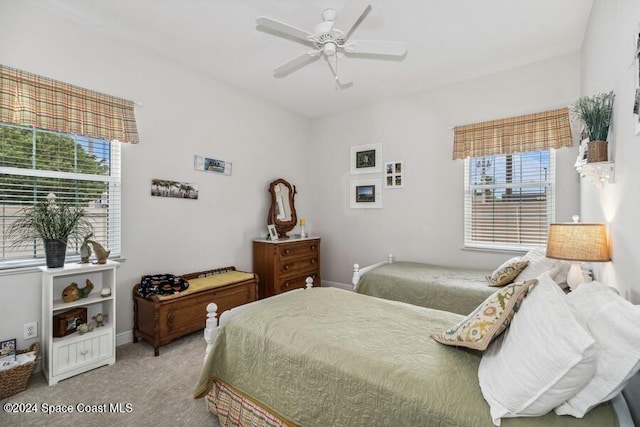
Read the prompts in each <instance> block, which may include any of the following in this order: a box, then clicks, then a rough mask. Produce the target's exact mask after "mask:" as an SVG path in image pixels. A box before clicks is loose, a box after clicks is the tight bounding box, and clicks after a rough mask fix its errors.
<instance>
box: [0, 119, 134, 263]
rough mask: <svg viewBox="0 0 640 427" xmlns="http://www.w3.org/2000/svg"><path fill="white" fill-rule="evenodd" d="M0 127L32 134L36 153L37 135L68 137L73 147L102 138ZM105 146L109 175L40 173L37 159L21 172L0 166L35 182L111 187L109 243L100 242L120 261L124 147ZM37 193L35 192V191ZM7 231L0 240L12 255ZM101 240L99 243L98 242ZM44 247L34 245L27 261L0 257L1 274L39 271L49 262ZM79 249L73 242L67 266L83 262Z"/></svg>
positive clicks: (0, 214) (2, 170) (116, 144)
mask: <svg viewBox="0 0 640 427" xmlns="http://www.w3.org/2000/svg"><path fill="white" fill-rule="evenodd" d="M0 127H11V128H14V129H20V130H29V131H30V132H31V133H32V142H31V143H32V149H33V150H34V152H35V147H36V135H37V133H39V132H41V133H45V134H53V135H61V136H64V137H69V138H72V139H73V142H74V144H79V143H80V142H85V141H86V142H91V141H92V140H93V141H92V142H93V143H95V142H96V141H98V140H99V138H91V137H86V136H83V135H76V134H73V133H66V132H53V131H49V130H46V129H40V128H36V127H34V126H26V125H16V124H11V123H3V122H0ZM100 142H101V143H102V144H105V145H107V144H108V146H109V158H108V161H109V173H108V175H96V174H88V173H79V172H63V171H55V170H51V169H37V168H36V164H37V157H36V158H34V159H33V162H32V165H31V167H30V168H26V167H25V168H22V167H6V166H0V175H3V174H7V175H19V176H26V177H35V178H55V179H60V180H68V181H100V182H104V183H106V184H108V193H107V198H108V200H109V203H108V209H107V215H106V220H105V223H104V226H105V227H106V229H107V230H108V231H107V235H106V241H100V243H102V244H103V245H104V246H105V247H107V248H108V249H109V250H110V251H111V253H110V258H114V257H116V258H117V257H119V256H120V255H121V246H122V224H121V218H122V176H121V171H122V148H121V143H120V142H119V141H117V140H112V141H106V140H101V141H100ZM33 188H34V191H35V187H33ZM4 218H5V217H4V212H2V210H1V209H0V220H3V219H4ZM3 233H4V231H3V229H0V236H2V244H1V245H0V247H1V248H2V249H3V251H11V249H10V248H11V245H10V244H9V245H7V243H6V242H5V240H4V234H3ZM98 240H99V239H98ZM40 247H41V241H39V242H38V245H35V241H34V251H33V256H32V257H24V258H14V259H5V253H4V252H3V253H0V271H2V270H9V269H15V268H22V267H39V266H44V265H46V260H45V256H44V251H43V250H38V248H40ZM79 248H80V245H79V244H78V242H75V245H74V242H71V241H69V244H68V246H67V254H66V260H65V262H67V263H68V262H74V261H79V260H80V254H79Z"/></svg>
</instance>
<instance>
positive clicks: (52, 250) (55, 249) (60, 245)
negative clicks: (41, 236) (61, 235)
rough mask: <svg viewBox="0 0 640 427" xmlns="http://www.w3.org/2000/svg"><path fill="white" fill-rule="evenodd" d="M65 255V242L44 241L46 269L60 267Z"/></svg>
mask: <svg viewBox="0 0 640 427" xmlns="http://www.w3.org/2000/svg"><path fill="white" fill-rule="evenodd" d="M66 254H67V242H66V241H65V240H57V239H56V240H44V255H45V258H46V259H47V267H49V268H59V267H62V266H63V265H64V258H65V256H66Z"/></svg>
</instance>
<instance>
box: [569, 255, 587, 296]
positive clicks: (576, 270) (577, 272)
mask: <svg viewBox="0 0 640 427" xmlns="http://www.w3.org/2000/svg"><path fill="white" fill-rule="evenodd" d="M586 281H587V280H586V279H585V277H584V274H582V268H581V263H580V262H577V261H572V262H571V267H570V268H569V273H568V274H567V284H568V285H569V288H570V289H571V290H572V291H573V290H575V289H576V288H577V287H578V285H580V284H581V283H584V282H586Z"/></svg>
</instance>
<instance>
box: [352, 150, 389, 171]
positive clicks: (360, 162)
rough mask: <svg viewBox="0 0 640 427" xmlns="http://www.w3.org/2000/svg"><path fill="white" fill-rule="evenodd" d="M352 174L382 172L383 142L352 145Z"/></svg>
mask: <svg viewBox="0 0 640 427" xmlns="http://www.w3.org/2000/svg"><path fill="white" fill-rule="evenodd" d="M350 159H351V160H350V161H351V168H350V171H351V175H356V174H363V173H379V172H382V144H367V145H358V146H355V147H351V157H350Z"/></svg>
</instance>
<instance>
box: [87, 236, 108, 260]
mask: <svg viewBox="0 0 640 427" xmlns="http://www.w3.org/2000/svg"><path fill="white" fill-rule="evenodd" d="M87 243H90V244H91V246H93V252H95V253H96V258H98V260H97V261H96V263H97V264H106V263H107V258H108V257H109V254H110V253H111V251H108V250H106V249H105V248H104V247H103V246H102V245H101V244H100V243H98V242H96V241H95V240H87Z"/></svg>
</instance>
